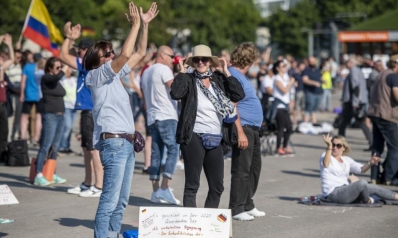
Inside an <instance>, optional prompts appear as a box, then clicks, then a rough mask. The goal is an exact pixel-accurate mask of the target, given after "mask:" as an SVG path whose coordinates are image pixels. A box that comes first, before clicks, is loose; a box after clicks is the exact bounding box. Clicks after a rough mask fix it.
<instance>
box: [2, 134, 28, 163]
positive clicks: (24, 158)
mask: <svg viewBox="0 0 398 238" xmlns="http://www.w3.org/2000/svg"><path fill="white" fill-rule="evenodd" d="M5 156H6V158H5V160H6V161H5V162H6V164H7V165H8V166H29V165H30V162H29V156H28V143H27V141H26V140H16V141H12V142H10V143H8V145H7V152H6V153H5Z"/></svg>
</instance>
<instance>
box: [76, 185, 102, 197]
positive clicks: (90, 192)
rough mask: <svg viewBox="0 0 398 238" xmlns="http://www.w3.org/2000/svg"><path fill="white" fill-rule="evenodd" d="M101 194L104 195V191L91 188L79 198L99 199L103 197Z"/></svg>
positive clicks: (81, 193) (80, 194)
mask: <svg viewBox="0 0 398 238" xmlns="http://www.w3.org/2000/svg"><path fill="white" fill-rule="evenodd" d="M101 193H102V189H98V188H96V187H95V186H91V187H90V189H88V190H84V191H82V192H80V193H79V197H84V198H98V197H101Z"/></svg>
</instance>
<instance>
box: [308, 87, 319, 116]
mask: <svg viewBox="0 0 398 238" xmlns="http://www.w3.org/2000/svg"><path fill="white" fill-rule="evenodd" d="M321 97H322V94H315V93H311V92H308V91H307V92H305V115H307V116H308V115H310V114H312V113H315V112H317V111H318V107H319V102H320V100H321Z"/></svg>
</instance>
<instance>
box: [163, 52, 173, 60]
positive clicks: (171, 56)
mask: <svg viewBox="0 0 398 238" xmlns="http://www.w3.org/2000/svg"><path fill="white" fill-rule="evenodd" d="M165 54H166V53H165ZM166 55H168V56H169V57H170V58H172V59H174V57H175V55H169V54H166Z"/></svg>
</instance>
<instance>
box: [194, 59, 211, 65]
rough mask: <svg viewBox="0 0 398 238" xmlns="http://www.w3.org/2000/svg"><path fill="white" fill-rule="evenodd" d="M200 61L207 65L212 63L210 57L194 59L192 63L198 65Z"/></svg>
mask: <svg viewBox="0 0 398 238" xmlns="http://www.w3.org/2000/svg"><path fill="white" fill-rule="evenodd" d="M200 61H202V63H207V62H209V61H210V58H209V57H194V58H192V62H194V63H195V64H198V63H199V62H200Z"/></svg>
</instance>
